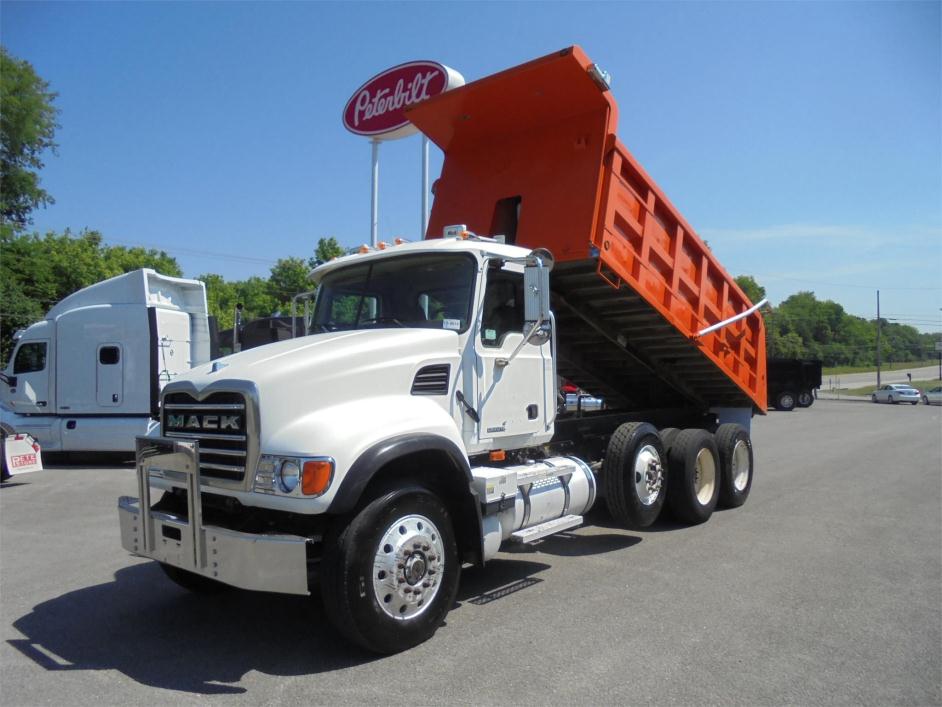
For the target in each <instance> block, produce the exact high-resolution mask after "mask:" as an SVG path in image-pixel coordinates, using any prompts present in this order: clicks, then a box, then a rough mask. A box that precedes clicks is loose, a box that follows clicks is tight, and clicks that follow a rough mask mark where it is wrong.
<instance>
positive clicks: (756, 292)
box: [735, 275, 765, 304]
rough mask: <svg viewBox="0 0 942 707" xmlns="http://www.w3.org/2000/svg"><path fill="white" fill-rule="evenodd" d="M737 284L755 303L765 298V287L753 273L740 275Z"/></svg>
mask: <svg viewBox="0 0 942 707" xmlns="http://www.w3.org/2000/svg"><path fill="white" fill-rule="evenodd" d="M735 280H736V284H737V285H739V288H740V289H741V290H742V291H743V292H745V293H746V297H748V298H749V299H750V300H751V301H752V303H753V304H757V303H759V302H761V301H762V300H764V299H765V288H764V287H762V285H760V284H759V283H758V282H756V280H755V278H754V277H752V275H740V276H739V277H737V278H735Z"/></svg>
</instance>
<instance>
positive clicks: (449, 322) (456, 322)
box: [442, 319, 461, 331]
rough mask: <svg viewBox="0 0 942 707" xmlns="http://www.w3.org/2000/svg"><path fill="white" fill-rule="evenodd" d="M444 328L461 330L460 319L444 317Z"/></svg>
mask: <svg viewBox="0 0 942 707" xmlns="http://www.w3.org/2000/svg"><path fill="white" fill-rule="evenodd" d="M442 329H451V330H453V331H459V330H460V329H461V320H460V319H442Z"/></svg>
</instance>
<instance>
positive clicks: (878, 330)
mask: <svg viewBox="0 0 942 707" xmlns="http://www.w3.org/2000/svg"><path fill="white" fill-rule="evenodd" d="M879 387H880V290H877V388H879Z"/></svg>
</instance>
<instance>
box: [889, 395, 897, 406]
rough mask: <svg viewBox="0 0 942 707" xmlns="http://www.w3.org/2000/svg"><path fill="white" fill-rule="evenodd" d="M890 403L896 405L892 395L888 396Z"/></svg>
mask: <svg viewBox="0 0 942 707" xmlns="http://www.w3.org/2000/svg"><path fill="white" fill-rule="evenodd" d="M890 405H896V398H894V397H893V396H892V395H891V396H890Z"/></svg>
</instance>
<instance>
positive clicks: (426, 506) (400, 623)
mask: <svg viewBox="0 0 942 707" xmlns="http://www.w3.org/2000/svg"><path fill="white" fill-rule="evenodd" d="M416 519H419V520H416ZM397 526H398V528H397ZM397 530H398V531H399V534H398V535H396V532H397ZM403 530H404V531H405V532H402V531H403ZM390 533H393V534H394V535H395V537H396V543H397V544H395V545H394V544H392V543H391V542H387V541H386V540H384V538H386V537H387V536H388V535H389V534H390ZM423 534H424V535H423ZM400 535H401V537H400ZM400 541H401V542H400ZM416 542H417V543H419V546H418V547H415V546H414V543H416ZM436 547H438V548H440V550H439V551H440V552H441V557H438V556H437V555H435V554H434V552H435V548H436ZM420 556H421V557H420ZM384 558H385V560H387V561H388V562H389V563H390V567H391V570H390V572H391V573H392V574H390V573H389V572H387V571H386V570H383V569H380V570H377V569H376V567H381V565H380V564H379V563H377V560H378V559H379V560H383V559H384ZM410 563H411V566H409V565H410ZM321 565H322V568H323V574H322V582H321V597H322V599H323V601H324V607H325V608H326V611H327V616H328V617H329V619H330V621H331V623H332V624H333V625H334V627H335V628H336V629H337V630H338V631H339V632H340V633H341V634H343V635H344V636H345V637H346V638H347V639H348V640H350V641H351V642H353V643H356V644H357V645H360V646H362V647H363V648H366V649H367V650H370V651H373V652H376V653H383V654H390V653H398V652H400V651H404V650H406V649H408V648H411V647H413V646H415V645H418V644H419V643H422V642H423V641H426V640H428V639H429V638H431V637H432V636H433V635H434V634H435V631H437V630H438V627H439V626H441V624H442V622H443V621H444V620H445V615H446V614H447V613H448V611H449V609H451V606H452V604H454V601H455V594H456V593H457V591H458V579H459V577H460V574H461V566H460V564H459V563H458V547H457V545H456V543H455V534H454V530H453V528H452V522H451V516H450V514H449V512H448V509H447V508H446V507H445V505H444V504H443V503H442V502H441V500H439V498H438V497H437V496H435V495H434V494H432V493H431V492H429V491H427V490H426V489H423V488H420V487H410V488H405V489H397V490H394V491H390V492H389V493H386V494H384V495H383V496H381V497H380V498H377V499H376V500H375V501H372V502H371V503H369V504H368V505H367V506H366V507H364V508H363V509H362V510H360V511H359V512H358V513H357V514H356V516H354V518H353V519H352V520H351V521H350V522H349V523H346V524H343V525H338V526H337V527H335V528H334V529H332V531H331V532H330V533H329V534H328V538H327V543H326V545H325V552H324V558H323V561H322V563H321ZM407 572H412V573H413V576H412V577H411V578H409V581H407V576H406V574H407ZM374 573H375V574H376V577H374ZM416 576H417V577H418V579H417V580H416V579H415V577H416ZM387 578H388V582H389V585H390V586H389V588H388V590H387V589H386V588H383V589H382V591H380V590H379V589H378V588H377V583H378V582H380V581H387ZM426 583H430V584H429V586H426ZM436 585H437V588H436V589H435V590H431V589H430V587H434V586H436ZM413 587H415V589H413ZM427 590H428V591H433V592H434V593H433V594H432V598H431V600H429V601H428V603H424V602H425V600H426V598H427V596H428V591H427ZM386 591H388V594H385V595H383V596H380V594H382V593H383V592H386ZM405 592H408V593H407V594H406V593H405ZM420 592H421V598H420ZM417 599H418V601H416V600H417ZM397 611H401V612H402V614H403V615H406V614H407V612H415V613H414V615H413V616H412V617H411V618H398V617H397V618H393V616H392V615H391V613H396V612H397ZM387 612H391V613H387Z"/></svg>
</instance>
